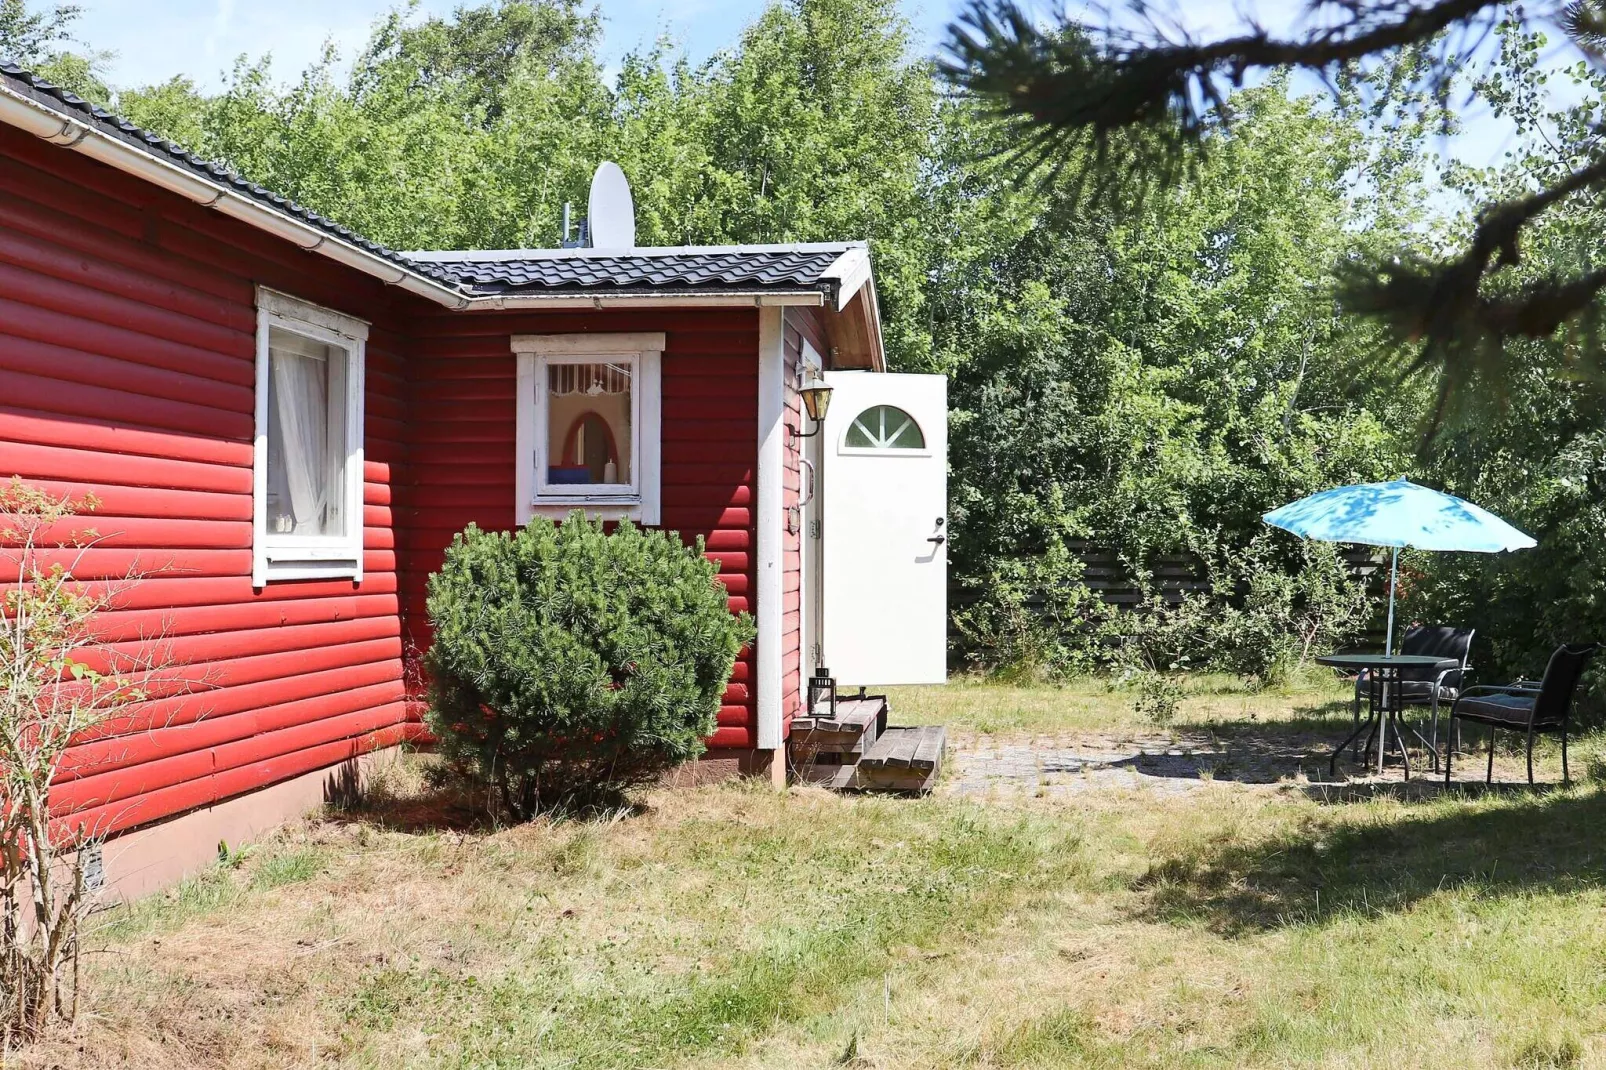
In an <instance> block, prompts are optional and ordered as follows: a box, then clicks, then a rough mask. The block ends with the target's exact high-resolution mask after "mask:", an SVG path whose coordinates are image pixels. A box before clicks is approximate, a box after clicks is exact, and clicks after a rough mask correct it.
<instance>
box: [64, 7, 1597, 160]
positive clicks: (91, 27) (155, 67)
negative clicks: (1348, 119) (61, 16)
mask: <svg viewBox="0 0 1606 1070" xmlns="http://www.w3.org/2000/svg"><path fill="white" fill-rule="evenodd" d="M78 2H79V3H80V5H81V6H82V7H83V9H84V17H83V19H82V20H81V22H80V23H79V25H78V27H77V30H78V34H79V36H80V37H82V38H83V39H84V40H85V41H86V42H87V43H88V44H89V45H91V46H93V47H95V48H97V49H106V50H111V51H113V52H115V54H116V56H115V59H114V60H113V61H112V63H111V66H110V71H109V74H110V81H111V84H112V85H113V86H131V85H144V84H150V83H153V82H160V81H165V80H166V79H168V78H170V77H172V76H174V75H178V74H183V75H187V76H188V77H190V78H191V79H193V80H194V81H195V82H197V83H198V84H199V85H200V86H202V87H203V88H206V89H215V88H217V87H218V86H219V85H220V84H221V82H222V80H223V74H224V72H225V71H226V70H227V69H228V68H229V67H230V66H232V64H233V62H234V59H235V57H236V56H239V55H241V54H242V53H243V54H246V55H249V56H250V57H252V58H253V59H255V58H257V57H260V56H261V55H263V54H264V53H271V54H272V56H273V58H274V68H273V69H274V72H275V74H276V76H277V77H278V78H279V79H280V80H282V81H288V80H290V79H292V78H293V77H295V76H296V75H297V74H299V73H300V71H301V70H302V69H303V68H305V67H306V66H307V65H308V64H309V63H311V62H313V61H314V60H316V59H317V58H318V56H319V54H320V52H321V50H322V48H323V45H324V43H325V42H326V41H329V42H332V43H333V44H334V45H335V46H336V48H338V49H339V50H340V51H341V52H342V53H343V54H344V55H347V56H350V55H352V54H353V53H354V52H355V51H356V50H357V49H358V48H359V47H360V46H361V45H362V44H363V42H364V41H365V40H366V38H367V36H368V32H369V30H370V28H371V27H372V25H373V23H374V22H375V20H377V19H378V18H380V17H381V16H383V15H384V14H385V13H386V12H387V11H388V10H389V9H390V8H391V7H392V6H395V5H396V4H399V3H404V2H405V0H78ZM464 2H466V0H422V2H421V3H420V11H422V12H431V13H443V14H444V13H447V12H449V11H450V10H451V9H452V8H453V7H456V6H459V5H461V4H462V3H464ZM476 2H477V0H476ZM596 2H597V4H598V6H599V7H600V9H601V12H602V15H603V19H604V34H605V38H604V48H603V58H604V61H605V62H606V63H608V64H609V65H610V66H613V65H616V64H617V63H618V61H619V59H620V58H621V57H622V56H624V55H625V54H626V53H628V52H631V51H633V50H636V49H640V48H643V47H645V46H648V45H651V44H652V42H653V41H654V40H656V39H657V38H658V37H659V36H660V35H663V34H668V35H669V36H670V37H671V38H673V39H674V40H675V41H676V42H678V43H679V45H680V47H681V48H682V49H684V50H685V51H686V53H687V54H688V55H689V56H690V57H691V58H692V59H693V60H694V61H700V60H702V59H705V58H707V57H708V56H709V55H711V54H712V53H714V52H715V51H717V50H719V49H720V48H723V47H726V46H728V45H731V44H734V43H735V42H736V41H737V39H738V38H739V36H740V34H741V30H742V28H743V27H745V26H746V25H748V24H749V23H751V22H752V21H753V20H754V19H755V18H757V17H758V14H759V13H760V11H762V10H763V8H764V6H765V5H766V3H768V2H771V0H596ZM902 6H903V8H904V12H905V14H906V15H907V16H908V18H909V21H910V24H911V26H912V27H913V29H914V31H915V34H916V37H917V39H918V47H920V48H921V49H922V50H923V51H928V52H929V51H932V50H934V49H935V48H936V47H937V46H938V45H939V44H940V43H941V41H942V39H943V37H944V31H945V28H946V26H947V25H948V23H949V22H950V21H951V20H952V19H953V18H954V17H955V15H956V14H957V13H958V11H959V10H961V8H962V6H963V0H902ZM1040 6H1042V7H1043V8H1044V9H1045V10H1048V9H1056V10H1057V9H1061V8H1062V7H1069V8H1071V9H1073V10H1074V9H1076V8H1077V7H1079V6H1081V4H1080V3H1079V2H1078V0H1069V2H1067V3H1064V4H1061V3H1059V2H1057V0H1056V2H1054V3H1052V4H1050V3H1048V2H1047V0H1044V3H1042V4H1040ZM1112 6H1116V7H1119V6H1120V5H1119V3H1117V4H1114V5H1112ZM1157 6H1159V7H1161V8H1162V9H1164V10H1166V11H1168V13H1169V17H1171V18H1173V19H1174V20H1175V21H1176V22H1177V23H1178V24H1181V25H1185V26H1186V27H1187V28H1188V29H1189V30H1190V31H1192V32H1194V33H1196V34H1200V35H1204V36H1214V35H1217V34H1222V33H1228V32H1231V31H1233V30H1236V29H1241V28H1242V27H1244V26H1245V25H1246V24H1247V22H1248V21H1250V20H1254V21H1257V22H1260V23H1262V24H1264V25H1265V26H1267V27H1268V28H1269V29H1272V30H1274V31H1275V30H1278V29H1286V28H1287V27H1288V26H1289V24H1290V23H1291V22H1292V21H1293V18H1294V15H1295V13H1297V12H1299V11H1300V10H1302V9H1303V8H1304V7H1305V5H1304V4H1301V3H1294V2H1292V0H1159V3H1158V5H1157ZM1572 58H1575V57H1573V56H1561V55H1558V56H1557V62H1558V63H1560V62H1563V61H1565V60H1569V59H1572ZM1463 121H1464V122H1465V124H1466V130H1465V132H1464V133H1462V134H1461V135H1460V136H1458V137H1457V138H1456V139H1454V143H1453V144H1451V145H1450V146H1448V148H1447V151H1448V153H1449V154H1450V155H1453V156H1455V157H1456V158H1458V159H1460V160H1462V161H1463V162H1465V163H1469V164H1472V165H1474V166H1488V165H1491V164H1494V163H1496V162H1498V160H1499V158H1500V157H1501V156H1502V155H1503V154H1504V153H1505V152H1507V151H1508V150H1510V149H1511V148H1513V147H1514V139H1513V137H1512V135H1511V133H1510V130H1509V128H1506V127H1504V126H1503V125H1502V124H1501V123H1500V122H1498V121H1496V120H1493V119H1491V118H1490V117H1488V116H1487V115H1486V114H1482V115H1480V114H1477V113H1476V112H1474V113H1472V114H1468V115H1464V116H1463Z"/></svg>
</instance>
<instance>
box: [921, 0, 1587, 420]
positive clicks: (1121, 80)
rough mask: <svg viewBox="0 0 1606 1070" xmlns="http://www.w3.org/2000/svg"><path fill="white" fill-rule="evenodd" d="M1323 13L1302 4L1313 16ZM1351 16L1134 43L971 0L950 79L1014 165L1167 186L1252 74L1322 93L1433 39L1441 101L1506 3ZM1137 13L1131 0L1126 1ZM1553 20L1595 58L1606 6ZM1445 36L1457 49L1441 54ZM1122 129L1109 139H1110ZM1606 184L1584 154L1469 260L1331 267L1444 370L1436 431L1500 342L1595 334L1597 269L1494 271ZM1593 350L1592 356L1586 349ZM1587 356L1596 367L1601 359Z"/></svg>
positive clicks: (1421, 368) (1487, 374)
mask: <svg viewBox="0 0 1606 1070" xmlns="http://www.w3.org/2000/svg"><path fill="white" fill-rule="evenodd" d="M1321 6H1328V7H1331V6H1333V5H1332V4H1331V3H1330V4H1327V5H1321V4H1319V3H1318V4H1313V5H1312V8H1313V9H1314V8H1317V7H1321ZM1340 6H1342V8H1343V9H1345V10H1347V11H1348V12H1349V13H1350V15H1351V17H1350V18H1349V19H1348V21H1346V22H1343V23H1342V24H1340V25H1337V26H1333V27H1327V28H1322V29H1318V30H1314V31H1311V32H1310V33H1308V34H1306V35H1305V36H1302V37H1293V38H1277V37H1273V36H1272V35H1271V34H1269V33H1267V32H1265V31H1264V30H1259V29H1257V30H1255V31H1254V32H1251V33H1247V34H1242V35H1239V36H1236V37H1231V38H1226V39H1223V40H1220V41H1215V42H1203V43H1201V42H1195V41H1188V40H1185V41H1181V42H1173V41H1168V40H1165V39H1163V37H1161V36H1160V35H1159V34H1157V33H1156V34H1154V35H1151V37H1150V38H1149V39H1147V40H1140V39H1138V38H1137V37H1136V36H1135V35H1132V34H1130V33H1126V32H1121V31H1117V30H1115V29H1111V28H1106V29H1103V30H1093V29H1091V28H1090V27H1088V26H1087V25H1086V24H1084V23H1079V22H1066V23H1064V24H1063V25H1061V26H1060V27H1059V28H1058V29H1057V30H1054V31H1045V30H1043V29H1041V28H1039V27H1038V26H1037V25H1036V24H1035V23H1034V22H1033V21H1032V20H1031V19H1030V18H1029V17H1028V16H1027V15H1026V13H1025V12H1024V11H1023V10H1022V9H1021V8H1020V7H1019V6H1017V5H1016V4H1015V3H1014V2H1013V0H972V6H971V8H970V9H969V10H968V11H967V12H966V13H965V14H964V15H963V16H962V17H961V20H960V22H959V23H958V24H956V25H954V26H952V27H950V29H949V39H948V44H947V52H948V57H947V59H946V60H945V61H944V62H943V69H944V72H945V73H946V75H947V76H948V77H949V78H950V79H951V80H952V81H953V82H954V83H955V84H956V85H958V86H960V87H961V88H962V89H965V90H967V91H969V92H970V93H972V94H973V95H974V96H975V97H976V98H978V99H979V100H980V101H981V102H983V104H985V105H986V106H988V107H990V108H991V109H992V111H993V112H994V114H995V115H996V116H997V117H999V118H1001V119H1003V120H1004V121H1006V122H1009V123H1012V124H1013V125H1014V128H1015V132H1016V133H1017V135H1018V141H1017V144H1016V148H1015V152H1014V155H1015V159H1016V162H1017V163H1019V164H1023V165H1025V166H1027V167H1029V168H1033V169H1037V168H1043V167H1045V166H1046V167H1047V169H1048V172H1049V174H1051V175H1057V174H1058V173H1059V171H1060V170H1061V169H1062V168H1064V167H1065V166H1066V163H1067V161H1068V160H1071V159H1074V158H1077V153H1078V150H1079V149H1081V148H1084V147H1091V148H1092V149H1093V150H1094V155H1093V156H1092V157H1091V158H1090V159H1089V158H1086V157H1083V158H1081V159H1080V160H1078V166H1079V167H1080V169H1081V171H1080V173H1079V174H1077V176H1076V178H1077V180H1078V182H1081V181H1084V180H1085V176H1086V175H1088V174H1092V175H1093V176H1094V177H1095V180H1096V181H1097V182H1098V183H1099V186H1100V188H1102V189H1107V188H1110V187H1111V186H1114V185H1118V186H1119V187H1120V188H1122V189H1123V190H1126V191H1130V190H1133V189H1137V190H1139V191H1140V192H1141V190H1142V189H1143V188H1144V187H1146V186H1154V185H1164V184H1167V183H1169V182H1171V181H1172V180H1173V179H1174V178H1175V177H1176V173H1177V170H1178V168H1179V166H1185V165H1186V163H1187V162H1188V161H1189V160H1190V159H1192V158H1194V154H1195V152H1194V150H1196V149H1198V148H1199V147H1200V146H1201V145H1202V144H1203V142H1204V137H1205V134H1206V132H1207V131H1208V130H1209V128H1210V126H1211V124H1212V122H1214V121H1217V120H1225V118H1226V117H1227V100H1226V95H1227V93H1228V92H1230V87H1236V86H1241V85H1242V84H1243V82H1244V78H1245V75H1246V74H1248V73H1249V72H1251V71H1256V70H1289V69H1298V70H1305V71H1310V72H1315V73H1317V74H1320V75H1321V76H1322V77H1323V78H1324V79H1326V80H1327V81H1328V83H1329V84H1330V85H1331V84H1332V82H1333V78H1334V76H1335V75H1336V74H1337V73H1338V71H1339V70H1341V69H1343V68H1345V67H1347V66H1351V65H1354V64H1357V63H1362V62H1364V61H1367V60H1378V59H1383V58H1386V57H1389V56H1391V55H1398V54H1400V53H1401V52H1402V51H1404V50H1406V49H1410V48H1413V47H1427V46H1429V45H1431V44H1433V42H1435V41H1436V40H1437V41H1438V42H1439V52H1438V54H1437V55H1436V57H1435V58H1434V60H1433V64H1432V67H1431V68H1430V69H1429V71H1428V72H1427V74H1426V75H1424V76H1423V79H1422V80H1423V81H1424V82H1426V83H1427V84H1428V86H1429V87H1430V88H1431V89H1433V90H1434V91H1435V92H1434V94H1433V95H1434V96H1435V97H1438V98H1440V99H1442V98H1443V97H1444V95H1445V94H1446V93H1447V92H1448V86H1449V84H1450V80H1451V78H1453V77H1454V76H1455V74H1456V72H1457V69H1458V68H1459V67H1460V66H1461V65H1463V64H1464V63H1465V61H1466V60H1467V59H1468V58H1469V57H1470V55H1471V54H1472V53H1473V51H1474V50H1475V49H1476V47H1477V43H1478V42H1477V41H1476V40H1474V39H1472V38H1469V37H1462V38H1459V39H1456V38H1454V34H1453V31H1455V30H1456V29H1458V28H1459V29H1461V30H1464V31H1466V30H1472V29H1475V28H1477V27H1479V26H1482V27H1483V28H1484V29H1485V30H1487V29H1488V28H1489V27H1491V26H1492V25H1493V23H1494V20H1495V19H1496V18H1497V17H1499V16H1500V14H1501V13H1502V11H1503V10H1504V9H1505V8H1506V6H1507V5H1505V4H1504V3H1500V2H1495V0H1429V2H1426V3H1422V2H1412V0H1342V2H1341V5H1340ZM1134 9H1135V10H1137V11H1139V12H1140V13H1141V12H1142V11H1143V5H1142V3H1141V2H1139V3H1137V4H1135V5H1134ZM1561 22H1562V26H1563V28H1564V30H1566V31H1567V32H1568V33H1569V35H1570V36H1571V37H1572V39H1573V40H1574V41H1575V42H1576V43H1577V44H1578V45H1579V47H1581V48H1582V49H1584V51H1585V52H1586V53H1588V54H1590V55H1591V57H1592V58H1595V59H1596V60H1597V61H1601V60H1602V57H1603V56H1606V0H1575V2H1574V3H1571V4H1569V5H1568V6H1567V8H1566V9H1565V11H1564V12H1562V19H1561ZM1452 42H1453V44H1452ZM1117 135H1119V140H1117ZM1603 190H1606V158H1600V159H1596V160H1593V161H1592V162H1590V163H1587V164H1586V165H1584V166H1582V167H1580V168H1578V169H1577V170H1575V171H1573V172H1572V173H1570V174H1569V175H1567V176H1566V177H1565V178H1563V179H1561V180H1560V181H1557V182H1555V183H1553V184H1552V185H1550V186H1548V187H1546V188H1544V189H1542V190H1540V191H1538V192H1536V193H1533V194H1531V195H1529V196H1526V197H1521V198H1515V199H1512V200H1509V201H1504V202H1501V203H1499V204H1496V205H1493V206H1491V207H1489V208H1487V209H1485V210H1484V211H1483V212H1482V213H1481V214H1480V216H1479V217H1478V221H1477V224H1476V227H1475V228H1474V231H1473V233H1472V235H1471V237H1470V240H1469V242H1468V245H1467V248H1466V250H1465V251H1464V252H1463V253H1461V254H1460V255H1458V256H1455V257H1453V258H1449V259H1445V260H1430V259H1427V258H1424V257H1420V256H1414V255H1410V254H1401V255H1397V256H1389V257H1385V258H1382V259H1378V260H1373V261H1365V262H1357V263H1352V264H1349V265H1347V266H1345V267H1343V268H1342V269H1341V272H1340V274H1341V284H1340V297H1341V299H1342V301H1343V303H1344V305H1345V306H1346V307H1347V308H1348V309H1349V310H1350V311H1351V312H1354V313H1358V314H1361V315H1365V316H1368V317H1371V318H1373V319H1376V320H1377V321H1379V322H1380V323H1382V324H1383V325H1384V326H1385V327H1386V328H1387V329H1388V330H1389V331H1390V332H1391V333H1392V334H1393V335H1394V336H1395V338H1396V340H1398V341H1402V342H1406V343H1409V344H1412V345H1415V346H1417V347H1418V348H1417V353H1416V357H1415V358H1414V360H1413V361H1412V362H1411V363H1410V364H1409V365H1408V366H1407V368H1406V374H1413V373H1417V372H1438V373H1441V378H1440V383H1439V387H1440V390H1439V397H1438V400H1437V404H1436V408H1435V410H1434V412H1433V413H1432V414H1431V415H1430V418H1429V428H1430V430H1434V429H1437V428H1438V427H1439V425H1440V424H1441V423H1442V421H1443V419H1444V417H1445V415H1446V413H1447V411H1448V409H1449V408H1450V407H1451V406H1452V405H1453V404H1455V402H1456V401H1457V398H1458V396H1459V395H1461V394H1462V393H1464V392H1465V391H1466V390H1467V389H1468V388H1469V387H1470V386H1471V385H1472V384H1473V383H1475V382H1479V381H1483V382H1487V383H1489V384H1492V385H1493V386H1494V388H1496V389H1498V388H1499V385H1500V383H1501V382H1502V381H1503V380H1504V379H1505V378H1506V376H1507V375H1508V374H1509V370H1508V369H1507V368H1505V366H1504V363H1503V356H1504V353H1503V347H1504V343H1505V342H1507V341H1508V340H1510V339H1513V338H1544V337H1547V336H1549V335H1551V334H1553V333H1554V332H1555V331H1557V330H1558V329H1559V328H1561V327H1562V326H1564V325H1569V324H1570V325H1572V326H1573V327H1575V328H1577V329H1578V330H1579V332H1580V334H1581V335H1584V336H1586V337H1587V338H1588V339H1589V340H1593V338H1594V336H1595V334H1596V332H1597V330H1598V327H1599V325H1600V318H1601V313H1602V309H1601V308H1600V302H1599V297H1600V294H1601V292H1602V290H1606V269H1594V270H1585V271H1582V272H1579V273H1577V274H1575V275H1571V276H1566V275H1560V274H1554V273H1553V274H1551V275H1549V276H1546V277H1542V278H1539V279H1537V280H1531V281H1526V282H1522V283H1512V284H1507V285H1502V283H1503V282H1504V280H1503V279H1501V278H1500V273H1501V271H1502V269H1504V268H1510V267H1515V266H1516V265H1518V264H1519V263H1520V262H1521V260H1522V252H1521V241H1522V236H1523V234H1524V232H1525V231H1526V230H1528V229H1529V228H1530V227H1531V225H1532V224H1533V223H1534V221H1535V220H1536V219H1538V218H1539V217H1540V216H1541V215H1543V214H1544V213H1545V212H1546V211H1547V210H1548V209H1550V208H1551V207H1553V206H1554V205H1556V204H1558V203H1560V202H1562V201H1564V200H1567V199H1568V198H1571V197H1574V196H1578V195H1581V194H1584V193H1588V192H1599V191H1603ZM1586 348H1587V349H1589V350H1590V351H1591V352H1594V351H1595V350H1596V349H1597V348H1598V347H1594V346H1589V347H1586ZM1596 359H1599V358H1598V356H1597V358H1596Z"/></svg>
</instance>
